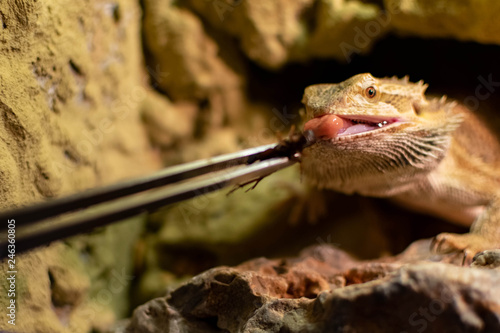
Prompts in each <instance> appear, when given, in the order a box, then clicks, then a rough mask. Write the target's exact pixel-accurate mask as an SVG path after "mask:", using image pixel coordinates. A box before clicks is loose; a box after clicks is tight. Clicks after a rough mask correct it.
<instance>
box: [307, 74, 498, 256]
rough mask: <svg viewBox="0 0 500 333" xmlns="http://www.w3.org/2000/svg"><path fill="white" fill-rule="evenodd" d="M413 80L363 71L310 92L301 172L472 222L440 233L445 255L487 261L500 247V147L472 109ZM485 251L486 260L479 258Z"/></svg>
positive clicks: (436, 246) (325, 184)
mask: <svg viewBox="0 0 500 333" xmlns="http://www.w3.org/2000/svg"><path fill="white" fill-rule="evenodd" d="M426 89H427V85H426V84H424V83H423V82H422V81H420V82H418V83H411V82H409V80H408V77H405V78H403V79H398V78H395V77H393V78H383V79H378V78H374V77H373V76H372V75H370V74H359V75H356V76H353V77H352V78H350V79H348V80H346V81H344V82H341V83H338V84H317V85H312V86H309V87H307V88H306V90H305V93H304V97H303V100H302V102H303V103H304V105H305V107H306V120H307V122H306V123H305V125H304V130H312V131H313V132H314V134H315V136H316V137H317V138H319V141H318V142H317V143H316V144H314V145H312V146H310V147H308V148H306V149H305V150H304V151H303V154H302V155H303V156H302V166H301V167H302V172H303V175H304V177H305V179H306V180H308V181H309V182H310V183H312V184H313V185H314V186H317V187H319V188H322V189H329V190H335V191H338V192H342V193H346V194H352V193H358V194H361V195H365V196H372V197H387V198H391V199H393V200H395V201H396V202H398V203H400V204H403V205H406V206H408V207H409V208H412V209H415V210H418V211H420V212H425V213H431V214H434V215H437V216H440V217H442V218H445V219H447V220H449V221H451V222H455V223H459V224H462V225H467V226H471V229H470V232H469V233H468V234H463V235H459V234H451V233H442V234H439V235H438V236H436V237H435V239H434V241H433V245H432V247H433V250H434V251H436V252H438V253H452V252H456V253H462V254H463V255H464V260H466V261H467V262H468V263H470V262H471V261H473V260H475V261H478V258H482V259H481V261H482V262H485V261H486V262H487V261H488V260H490V259H489V258H485V256H488V253H489V252H488V251H486V252H483V251H485V250H489V249H498V248H500V199H499V198H500V144H499V142H498V140H497V138H496V137H495V136H494V135H493V134H492V133H491V132H489V131H488V130H487V128H486V127H485V126H484V125H483V124H482V123H481V122H480V121H479V120H478V119H477V117H476V116H475V115H474V114H473V113H472V112H471V111H470V110H468V109H467V108H466V107H465V106H463V105H461V104H459V103H457V102H455V101H452V102H448V101H447V100H446V97H443V98H436V99H433V98H432V99H431V98H429V99H428V98H426V97H425V95H424V93H425V90H426ZM477 254H479V255H477Z"/></svg>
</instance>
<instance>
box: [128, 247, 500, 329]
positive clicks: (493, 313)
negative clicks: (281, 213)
mask: <svg viewBox="0 0 500 333" xmlns="http://www.w3.org/2000/svg"><path fill="white" fill-rule="evenodd" d="M428 246H429V242H427V241H426V242H417V243H415V244H414V245H412V246H411V247H410V248H409V249H408V250H407V251H406V252H405V253H403V254H402V255H400V256H398V257H393V258H386V259H384V260H378V261H374V262H358V261H356V260H354V259H352V258H350V257H349V256H348V255H347V254H345V253H344V252H342V251H340V250H338V249H335V248H333V247H329V246H317V247H313V248H309V249H307V250H305V251H304V252H303V253H302V254H301V256H300V257H298V258H295V259H282V260H281V259H275V260H269V259H264V258H260V259H255V260H252V261H249V262H246V263H244V264H242V265H239V266H236V267H234V268H230V267H218V268H214V269H211V270H209V271H206V272H204V273H202V274H200V275H198V276H196V277H194V278H193V279H191V280H190V281H188V282H187V283H186V284H184V285H183V286H181V287H179V288H178V289H176V290H174V291H172V292H170V293H169V294H168V295H167V296H166V297H162V298H157V299H154V300H152V301H150V302H148V303H146V304H144V305H142V306H140V307H139V308H137V309H136V310H135V312H134V315H133V317H132V319H131V322H130V324H129V326H128V328H127V329H126V332H128V333H144V332H148V333H149V332H162V330H163V331H165V330H166V331H185V332H205V331H206V332H416V331H418V332H422V331H424V330H426V331H428V332H494V331H497V330H500V287H499V286H500V284H499V283H500V272H499V271H497V270H488V269H478V268H466V267H457V266H453V265H450V264H446V263H439V262H431V261H429V258H431V259H433V260H441V259H443V258H437V257H432V256H430V255H429V253H428V252H427V251H426V250H425V249H427V248H428ZM426 252H427V253H426ZM425 253H426V254H425ZM419 256H421V257H422V256H423V257H426V258H427V259H426V260H422V259H419Z"/></svg>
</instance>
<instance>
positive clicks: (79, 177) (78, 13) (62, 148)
mask: <svg viewBox="0 0 500 333" xmlns="http://www.w3.org/2000/svg"><path fill="white" fill-rule="evenodd" d="M139 29H140V7H139V4H138V3H137V2H135V1H129V0H121V1H115V2H113V3H108V2H105V1H100V0H91V1H85V2H72V1H65V0H53V1H49V0H43V1H41V0H36V1H31V0H29V1H26V0H16V1H11V0H7V1H2V2H1V3H0V59H1V60H0V170H1V172H0V174H1V176H0V182H1V186H0V187H1V191H0V208H1V209H6V208H7V207H12V206H21V205H25V204H27V203H31V202H34V201H41V200H46V199H50V198H54V197H58V196H61V195H65V194H68V193H73V192H77V191H81V190H83V189H86V188H89V187H94V186H98V185H103V184H106V183H111V182H114V181H117V180H119V179H123V178H125V177H131V176H134V175H138V174H144V173H148V172H151V171H152V170H155V169H157V168H159V167H160V165H161V164H160V163H159V162H160V161H159V158H158V157H157V154H156V152H155V151H154V150H153V149H152V148H151V147H150V144H149V142H148V138H147V135H146V132H145V130H144V127H143V126H142V124H141V118H140V109H141V106H142V105H143V104H144V103H146V102H148V101H149V98H150V92H149V88H147V83H148V81H147V79H146V76H145V75H144V69H143V64H142V52H141V41H140V38H139V37H140V36H139V33H138V31H139ZM151 103H153V105H156V104H155V102H154V101H152V102H151ZM151 103H150V104H151ZM125 166H126V167H125ZM142 222H143V220H141V219H135V220H133V221H129V222H125V223H122V224H120V225H115V226H113V227H111V228H110V229H108V230H106V231H103V230H101V231H100V232H99V231H96V232H95V233H94V234H95V238H92V237H90V238H89V237H86V236H81V237H78V238H76V239H73V240H71V241H70V242H65V243H62V242H59V243H54V244H52V245H51V246H49V247H48V248H45V249H41V250H39V251H33V252H31V253H28V254H24V255H18V256H17V257H16V260H17V264H18V267H17V268H18V275H17V295H16V299H17V309H18V312H17V321H16V326H15V329H16V330H18V331H19V332H34V331H35V330H36V332H41V333H42V332H43V333H45V332H47V333H48V332H50V333H54V332H68V331H71V332H90V331H91V330H92V329H93V328H95V329H97V328H102V327H105V326H106V325H109V324H110V323H112V322H113V321H114V320H115V318H116V316H117V315H118V316H123V315H124V314H125V313H126V311H127V309H128V302H127V298H128V287H129V284H130V279H127V277H128V276H129V274H130V269H131V256H130V252H131V250H132V245H133V243H134V240H135V239H137V237H138V233H137V230H138V229H140V228H141V224H142ZM2 237H3V236H2ZM89 239H93V240H89ZM6 271H7V269H6V263H3V265H2V272H1V273H0V278H1V279H2V280H3V281H5V280H4V278H5V276H4V274H5V272H6ZM114 274H116V275H118V276H119V278H120V279H119V281H118V282H117V280H116V277H115V276H114ZM113 281H114V282H113ZM111 283H113V285H112V287H110V286H111ZM2 290H3V292H2V293H1V295H0V305H1V307H2V308H5V307H6V304H7V303H6V302H8V301H9V299H8V298H7V293H6V292H5V290H4V289H2ZM4 319H5V318H4ZM5 325H7V322H6V320H3V319H2V321H1V322H0V329H2V330H3V329H6V326H5Z"/></svg>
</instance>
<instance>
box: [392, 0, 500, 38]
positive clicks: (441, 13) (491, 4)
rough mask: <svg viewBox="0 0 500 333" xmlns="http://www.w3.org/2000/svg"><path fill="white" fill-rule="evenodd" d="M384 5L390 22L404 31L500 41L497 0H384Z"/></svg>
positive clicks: (412, 33) (405, 32)
mask: <svg viewBox="0 0 500 333" xmlns="http://www.w3.org/2000/svg"><path fill="white" fill-rule="evenodd" d="M384 5H385V6H386V7H387V8H388V9H389V13H390V14H391V25H392V26H393V27H394V29H395V30H396V31H398V32H401V33H403V34H411V35H416V36H422V37H447V38H455V39H458V40H463V41H476V42H480V43H493V44H499V43H500V25H499V24H498V14H499V13H500V3H499V2H498V1H495V0H464V1H446V0H409V1H408V0H384Z"/></svg>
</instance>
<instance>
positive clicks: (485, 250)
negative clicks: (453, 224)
mask: <svg viewBox="0 0 500 333" xmlns="http://www.w3.org/2000/svg"><path fill="white" fill-rule="evenodd" d="M432 247H433V250H434V251H435V252H437V253H441V254H446V253H457V252H461V253H463V264H471V263H473V266H490V267H496V266H499V265H500V197H498V196H497V197H496V198H495V199H494V200H493V201H492V202H491V203H490V204H489V206H488V207H487V208H486V210H485V211H484V212H483V213H482V214H481V215H480V216H479V217H478V218H477V219H476V221H475V222H474V223H473V224H472V226H471V229H470V232H469V233H468V234H464V235H458V234H451V233H441V234H439V235H437V236H436V237H435V238H434V240H433V242H432Z"/></svg>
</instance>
